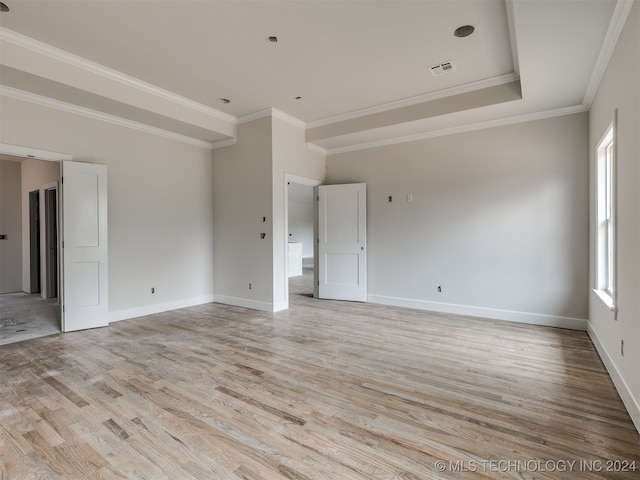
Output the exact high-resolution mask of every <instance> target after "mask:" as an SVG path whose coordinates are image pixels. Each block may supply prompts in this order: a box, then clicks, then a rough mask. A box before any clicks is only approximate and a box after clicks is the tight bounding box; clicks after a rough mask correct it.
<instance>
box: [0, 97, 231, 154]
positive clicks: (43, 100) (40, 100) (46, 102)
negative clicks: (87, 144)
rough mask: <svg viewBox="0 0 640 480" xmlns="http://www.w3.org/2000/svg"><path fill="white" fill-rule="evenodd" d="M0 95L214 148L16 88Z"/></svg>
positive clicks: (198, 145) (211, 147)
mask: <svg viewBox="0 0 640 480" xmlns="http://www.w3.org/2000/svg"><path fill="white" fill-rule="evenodd" d="M0 95H2V96H4V97H8V98H14V99H16V100H22V101H25V102H30V103H34V104H36V105H40V106H43V107H49V108H55V109H56V110H61V111H63V112H67V113H73V114H76V115H81V116H83V117H87V118H92V119H94V120H100V121H103V122H107V123H111V124H114V125H119V126H121V127H125V128H131V129H133V130H138V131H140V132H145V133H150V134H152V135H158V136H160V137H165V138H169V139H171V140H177V141H178V142H182V143H188V144H190V145H195V146H196V147H202V148H208V149H213V148H214V146H213V144H211V143H209V142H205V141H204V140H199V139H197V138H193V137H188V136H186V135H181V134H179V133H175V132H170V131H168V130H164V129H162V128H157V127H152V126H151V125H147V124H144V123H140V122H134V121H133V120H127V119H124V118H122V117H117V116H115V115H110V114H108V113H103V112H98V111H97V110H91V109H89V108H85V107H80V106H78V105H73V104H71V103H67V102H62V101H60V100H55V99H53V98H49V97H44V96H42V95H37V94H35V93H31V92H25V91H24V90H18V89H17V88H12V87H6V86H4V85H0ZM234 141H235V140H234Z"/></svg>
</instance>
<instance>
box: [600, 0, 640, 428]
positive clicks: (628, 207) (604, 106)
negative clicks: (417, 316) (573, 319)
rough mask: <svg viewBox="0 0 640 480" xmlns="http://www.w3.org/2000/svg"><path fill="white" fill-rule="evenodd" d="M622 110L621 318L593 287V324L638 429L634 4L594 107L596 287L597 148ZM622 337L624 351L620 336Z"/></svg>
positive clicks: (639, 190)
mask: <svg viewBox="0 0 640 480" xmlns="http://www.w3.org/2000/svg"><path fill="white" fill-rule="evenodd" d="M616 110H617V112H618V131H617V177H616V181H617V198H616V200H617V222H616V223H617V228H616V235H617V242H616V247H617V262H616V267H617V276H616V282H617V291H618V304H617V308H618V313H617V318H616V316H615V315H614V313H613V312H611V311H609V310H608V308H607V307H606V306H605V305H604V303H603V302H602V301H601V300H600V299H599V298H598V297H597V296H596V295H595V294H594V293H593V292H592V291H591V292H590V297H589V329H590V333H591V337H592V338H593V339H594V342H595V343H596V346H598V350H599V352H600V356H601V357H602V359H603V361H604V362H605V364H606V365H607V368H608V370H609V373H610V374H611V377H612V379H613V381H614V382H615V384H616V386H617V388H618V391H619V392H620V396H621V397H622V399H623V401H624V402H625V405H626V406H627V409H628V410H629V412H630V413H631V416H632V418H633V420H634V422H635V424H636V427H637V428H638V430H640V368H639V366H640V253H639V250H640V216H639V214H638V212H639V211H640V4H639V3H638V2H636V3H635V5H634V6H633V8H632V10H631V13H630V14H629V17H628V19H627V23H626V25H625V27H624V30H623V32H622V35H621V36H620V39H619V40H618V44H617V46H616V49H615V52H614V54H613V57H612V58H611V61H610V62H609V66H608V68H607V71H606V74H605V76H604V78H603V81H602V83H601V84H600V87H599V89H598V92H597V94H596V97H595V99H594V102H593V105H592V107H591V112H590V117H589V118H590V136H589V137H590V142H589V152H590V156H591V168H590V170H591V175H592V177H591V235H590V238H591V239H592V240H593V241H592V248H591V261H590V264H591V275H590V283H589V287H590V288H594V287H595V268H594V266H595V248H594V247H595V238H596V237H595V223H596V221H595V183H594V180H595V172H596V167H595V157H596V156H595V151H596V146H597V143H598V142H599V141H600V138H601V137H602V135H603V134H604V132H605V130H606V129H607V128H608V126H609V124H610V123H611V122H612V121H613V118H614V115H615V111H616ZM622 340H624V345H625V347H624V352H625V353H624V356H623V355H622V352H621V348H620V347H621V345H620V343H621V341H622Z"/></svg>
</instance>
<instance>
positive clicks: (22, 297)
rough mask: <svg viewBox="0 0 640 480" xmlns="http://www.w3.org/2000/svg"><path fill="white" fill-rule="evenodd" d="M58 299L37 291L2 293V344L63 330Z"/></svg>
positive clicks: (0, 299)
mask: <svg viewBox="0 0 640 480" xmlns="http://www.w3.org/2000/svg"><path fill="white" fill-rule="evenodd" d="M57 301H58V299H57V298H47V299H44V298H42V297H40V295H38V294H33V295H32V294H28V293H7V294H4V295H0V345H6V344H8V343H15V342H21V341H22V340H29V339H32V338H38V337H46V336H48V335H53V334H55V333H60V305H59V304H58V303H57Z"/></svg>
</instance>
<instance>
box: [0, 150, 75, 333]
mask: <svg viewBox="0 0 640 480" xmlns="http://www.w3.org/2000/svg"><path fill="white" fill-rule="evenodd" d="M0 154H3V155H12V156H15V157H22V158H26V159H33V160H43V161H46V162H56V163H57V164H58V165H59V167H60V168H59V173H58V181H57V182H51V183H47V184H45V185H41V186H39V187H38V190H37V191H38V194H39V202H40V212H39V213H40V217H41V218H40V225H41V227H42V224H43V222H44V221H45V219H44V215H43V213H44V212H45V198H44V197H45V195H44V192H45V191H46V190H51V189H56V199H57V202H56V214H57V218H56V223H57V225H56V227H55V228H56V233H57V237H58V242H57V246H56V247H57V248H56V256H57V258H58V272H57V276H58V302H57V303H59V304H62V298H63V294H64V282H62V281H61V279H62V269H63V265H62V261H61V260H62V242H61V241H60V240H61V236H60V232H61V227H62V221H63V219H62V214H61V213H62V210H61V206H62V204H61V202H60V189H59V182H60V178H61V177H62V162H63V161H65V160H68V161H71V160H73V156H72V155H70V154H67V153H60V152H52V151H48V150H40V149H37V148H31V147H23V146H20V145H9V144H7V143H0ZM35 191H36V190H34V192H35ZM23 241H24V240H23ZM38 256H39V257H40V259H41V269H40V270H41V273H40V295H41V296H42V297H43V298H46V293H47V292H46V262H42V260H44V259H45V258H46V226H45V228H40V251H39V252H38ZM43 279H44V280H43ZM30 283H31V282H30ZM60 329H61V330H62V318H60Z"/></svg>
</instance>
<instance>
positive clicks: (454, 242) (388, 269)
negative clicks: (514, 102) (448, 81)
mask: <svg viewBox="0 0 640 480" xmlns="http://www.w3.org/2000/svg"><path fill="white" fill-rule="evenodd" d="M587 145H588V117H587V114H577V115H570V116H564V117H558V118H551V119H547V120H540V121H535V122H527V123H522V124H517V125H510V126H506V127H499V128H492V129H485V130H478V131H474V132H468V133H462V134H457V135H451V136H446V137H439V138H433V139H427V140H421V141H415V142H410V143H405V144H400V145H392V146H387V147H380V148H374V149H369V150H363V151H358V152H351V153H344V154H339V155H332V156H329V157H328V160H327V181H328V183H350V182H364V183H366V184H367V202H368V205H367V209H368V214H367V221H368V232H367V238H368V265H367V271H368V297H369V300H370V301H373V302H380V303H388V304H394V305H404V306H410V307H417V308H424V309H428V310H439V311H445V312H452V313H462V314H469V315H477V316H484V317H492V318H502V319H508V320H515V321H527V322H534V323H540V324H547V325H563V326H569V327H574V328H585V327H586V318H587V287H588V267H587V265H588V263H587V262H588V244H589V242H588V175H589V172H588V151H587ZM409 193H411V194H413V202H408V201H407V200H406V196H407V194H409ZM388 196H392V197H393V202H392V203H389V202H388V201H387V199H388ZM438 286H441V287H442V292H441V293H440V292H438V291H437V287H438Z"/></svg>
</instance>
